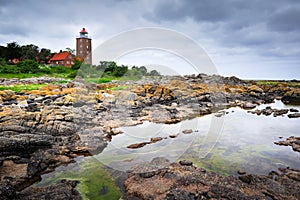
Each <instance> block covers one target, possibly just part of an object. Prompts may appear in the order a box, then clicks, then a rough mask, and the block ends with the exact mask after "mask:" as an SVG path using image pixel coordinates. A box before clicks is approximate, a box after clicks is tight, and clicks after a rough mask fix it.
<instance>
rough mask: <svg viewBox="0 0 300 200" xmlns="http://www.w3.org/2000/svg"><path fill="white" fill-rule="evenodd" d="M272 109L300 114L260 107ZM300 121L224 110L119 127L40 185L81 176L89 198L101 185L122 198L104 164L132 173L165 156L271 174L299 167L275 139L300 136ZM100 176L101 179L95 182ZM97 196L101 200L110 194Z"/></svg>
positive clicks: (297, 158) (224, 170) (226, 170)
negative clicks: (98, 149) (96, 149)
mask: <svg viewBox="0 0 300 200" xmlns="http://www.w3.org/2000/svg"><path fill="white" fill-rule="evenodd" d="M267 106H271V107H272V108H277V109H283V108H296V109H298V110H300V106H286V105H284V104H283V103H282V102H281V101H276V102H275V103H272V104H264V105H260V106H259V107H257V108H255V109H263V108H265V107H267ZM299 121H300V119H299V118H298V119H297V118H296V119H290V118H288V117H287V116H286V115H285V116H278V117H273V115H270V116H264V115H260V116H257V115H255V114H251V113H248V112H247V110H243V109H240V108H238V107H236V108H229V109H226V110H224V111H223V115H222V116H216V114H211V115H206V116H202V117H198V118H195V119H192V120H186V121H182V122H180V123H178V124H155V123H151V122H144V123H143V124H141V125H137V126H132V127H122V128H120V129H121V130H122V131H123V133H122V134H119V135H117V136H114V137H113V138H112V141H111V142H110V143H109V144H108V146H107V147H106V148H105V149H104V150H103V152H102V153H100V154H98V155H94V156H92V157H88V158H77V163H75V164H71V165H69V166H67V167H66V166H65V167H63V166H62V167H59V168H57V169H56V171H55V172H53V173H51V174H47V175H44V177H43V180H42V181H41V182H40V183H39V184H38V185H47V184H50V183H53V180H57V179H59V178H73V179H76V177H77V178H79V179H83V180H84V181H82V183H81V184H80V185H79V189H80V190H81V192H85V193H86V196H85V197H86V198H88V195H89V193H92V191H89V190H88V189H87V188H89V185H92V184H94V185H95V184H98V185H99V184H100V186H101V182H102V186H101V187H103V185H105V184H106V185H107V188H108V189H107V191H113V193H112V194H114V195H116V194H117V196H118V195H120V194H119V191H118V189H116V187H115V186H113V182H112V181H111V177H110V176H109V174H108V173H106V171H105V168H104V167H103V166H106V167H107V166H108V167H110V168H112V169H116V170H119V171H127V170H129V169H130V168H131V167H132V166H133V165H135V164H137V163H140V162H144V161H151V160H152V159H153V158H155V157H165V158H168V159H169V160H170V161H176V160H179V159H189V160H192V161H193V162H194V164H195V165H197V166H199V167H204V168H206V169H207V170H211V171H215V172H217V173H221V174H224V175H237V170H243V171H246V172H247V173H255V174H266V173H268V172H270V171H272V170H277V169H278V168H279V167H288V166H289V167H291V168H298V169H299V168H300V153H299V152H293V150H292V148H291V147H289V146H278V145H275V144H274V142H275V141H279V140H285V139H286V138H288V137H290V136H299V134H300V133H299V131H300V123H299ZM186 129H191V130H192V133H189V134H184V133H183V131H184V130H186ZM170 136H173V138H171V137H170ZM174 136H176V137H175V138H174ZM157 137H162V138H163V140H161V141H158V142H156V143H153V144H148V145H146V146H144V147H142V148H138V149H129V148H127V146H128V145H131V144H135V143H140V142H149V141H150V140H151V138H157ZM279 137H280V138H281V137H282V138H281V139H280V138H279ZM80 166H85V167H80ZM91 166H94V167H91ZM80 174H82V176H81V175H80ZM89 174H90V175H91V176H89ZM99 174H100V175H99ZM97 175H99V176H100V177H102V178H98V179H97V178H96V179H95V177H97ZM88 177H90V178H88ZM89 179H91V180H89ZM100 186H99V187H100ZM101 187H100V188H101ZM90 190H91V189H90ZM93 192H94V191H93ZM96 195H97V196H98V197H99V198H98V199H101V198H102V197H103V195H108V194H102V196H101V195H100V194H96ZM107 197H108V196H106V198H107ZM93 198H94V197H93Z"/></svg>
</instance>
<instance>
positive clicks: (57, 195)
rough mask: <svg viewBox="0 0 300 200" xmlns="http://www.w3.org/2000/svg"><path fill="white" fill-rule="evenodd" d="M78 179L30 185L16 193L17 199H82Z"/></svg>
mask: <svg viewBox="0 0 300 200" xmlns="http://www.w3.org/2000/svg"><path fill="white" fill-rule="evenodd" d="M77 184H78V181H68V180H64V179H63V180H61V181H60V182H58V183H57V184H55V185H51V186H46V187H30V188H28V189H26V190H23V191H22V192H20V193H18V194H17V195H16V199H31V200H39V199H52V200H59V199H74V200H81V199H82V197H81V195H80V193H79V192H78V191H77V190H76V185H77Z"/></svg>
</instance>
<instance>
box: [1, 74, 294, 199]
mask: <svg viewBox="0 0 300 200" xmlns="http://www.w3.org/2000/svg"><path fill="white" fill-rule="evenodd" d="M27 82H28V81H27V80H26V81H25V82H24V81H22V80H21V81H20V80H13V81H12V80H9V79H1V85H11V84H17V83H22V84H24V83H27ZM33 82H34V83H39V84H40V83H52V82H55V81H53V80H48V79H46V81H45V82H43V81H42V80H40V79H38V80H34V79H33V80H30V83H33ZM120 86H122V87H124V88H126V89H123V90H109V89H107V88H109V87H120ZM274 99H282V101H283V102H285V103H296V104H297V103H298V104H299V103H300V88H298V87H291V86H287V85H285V84H284V83H278V84H276V85H257V84H256V83H255V82H251V81H243V80H240V79H238V78H236V77H221V76H215V75H214V76H208V75H205V74H199V75H192V76H184V77H180V76H175V77H157V78H154V79H149V78H144V79H142V80H140V81H137V82H132V81H127V82H122V83H121V82H120V83H113V84H94V83H85V82H84V81H83V80H81V79H79V78H78V79H76V80H74V81H70V82H68V83H66V84H49V85H47V86H44V87H42V88H40V89H39V90H33V91H22V92H14V91H10V90H5V91H0V176H1V182H0V185H1V187H0V196H2V197H3V199H13V198H15V199H18V198H19V197H20V195H27V196H28V195H29V193H30V192H32V193H33V192H34V193H38V194H37V196H34V197H33V196H31V197H30V198H29V197H28V198H27V197H26V198H27V199H32V198H33V199H34V198H36V199H39V198H40V199H43V195H45V193H47V192H52V191H53V190H54V189H53V188H51V187H49V189H45V188H41V189H37V190H35V191H33V190H26V189H25V190H24V188H26V187H28V186H29V185H31V184H32V183H34V182H36V181H38V180H39V179H40V176H41V174H43V173H47V172H50V171H53V170H54V169H55V167H57V166H59V165H62V164H68V163H70V162H72V161H73V158H75V157H76V156H78V155H93V154H97V153H100V152H102V151H103V149H104V148H105V147H106V145H107V144H108V143H109V141H110V139H111V138H112V137H113V136H114V135H116V134H120V131H119V130H118V128H119V127H121V126H133V125H137V124H140V123H143V121H151V122H157V123H177V122H180V121H182V120H184V119H188V118H193V117H196V116H201V115H206V114H210V113H213V112H217V111H219V110H221V109H224V108H227V107H232V106H239V107H241V108H244V109H253V108H255V107H256V106H257V105H260V104H263V103H271V102H272V101H273V100H274ZM285 112H286V111H284V113H285ZM289 112H292V111H289ZM296 113H297V112H294V114H296ZM290 114H293V113H290ZM154 139H155V138H154ZM160 139H163V138H160ZM160 139H157V138H156V140H153V141H152V140H151V141H149V142H147V144H149V143H151V142H157V141H159V140H160ZM142 145H146V144H142ZM298 181H299V180H298ZM61 185H64V186H61ZM70 185H71V186H70ZM72 185H73V186H72ZM75 186H76V184H75V183H73V182H68V181H65V182H61V183H58V185H57V187H61V188H68V191H69V193H70V195H69V196H68V197H66V199H76V198H80V197H78V196H80V195H78V194H77V193H76V189H74V188H75ZM53 187H55V186H53ZM25 191H26V192H25ZM37 191H38V192H37ZM54 191H55V190H54ZM24 192H25V193H24ZM176 194H177V193H176V192H175V193H174V195H175V196H174V195H173V196H174V198H175V197H176ZM39 195H40V196H39ZM72 195H74V196H72ZM153 195H154V194H153ZM178 195H180V193H178ZM75 196H76V197H75ZM177 197H179V196H177ZM177 197H176V198H177ZM26 198H25V197H24V199H26ZM197 198H198V197H197ZM203 198H204V197H203ZM52 199H59V198H58V197H55V195H54V196H53V198H52ZM170 199H172V198H171V197H170ZM177 199H178V198H177Z"/></svg>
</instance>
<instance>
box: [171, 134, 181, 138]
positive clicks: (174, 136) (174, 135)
mask: <svg viewBox="0 0 300 200" xmlns="http://www.w3.org/2000/svg"><path fill="white" fill-rule="evenodd" d="M178 135H179V134H171V135H169V138H176V137H177V136H178Z"/></svg>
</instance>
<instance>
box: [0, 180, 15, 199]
mask: <svg viewBox="0 0 300 200" xmlns="http://www.w3.org/2000/svg"><path fill="white" fill-rule="evenodd" d="M0 197H1V199H2V200H10V199H15V198H16V189H15V188H14V186H13V185H12V184H11V183H10V181H9V180H8V179H4V180H1V182H0Z"/></svg>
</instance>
